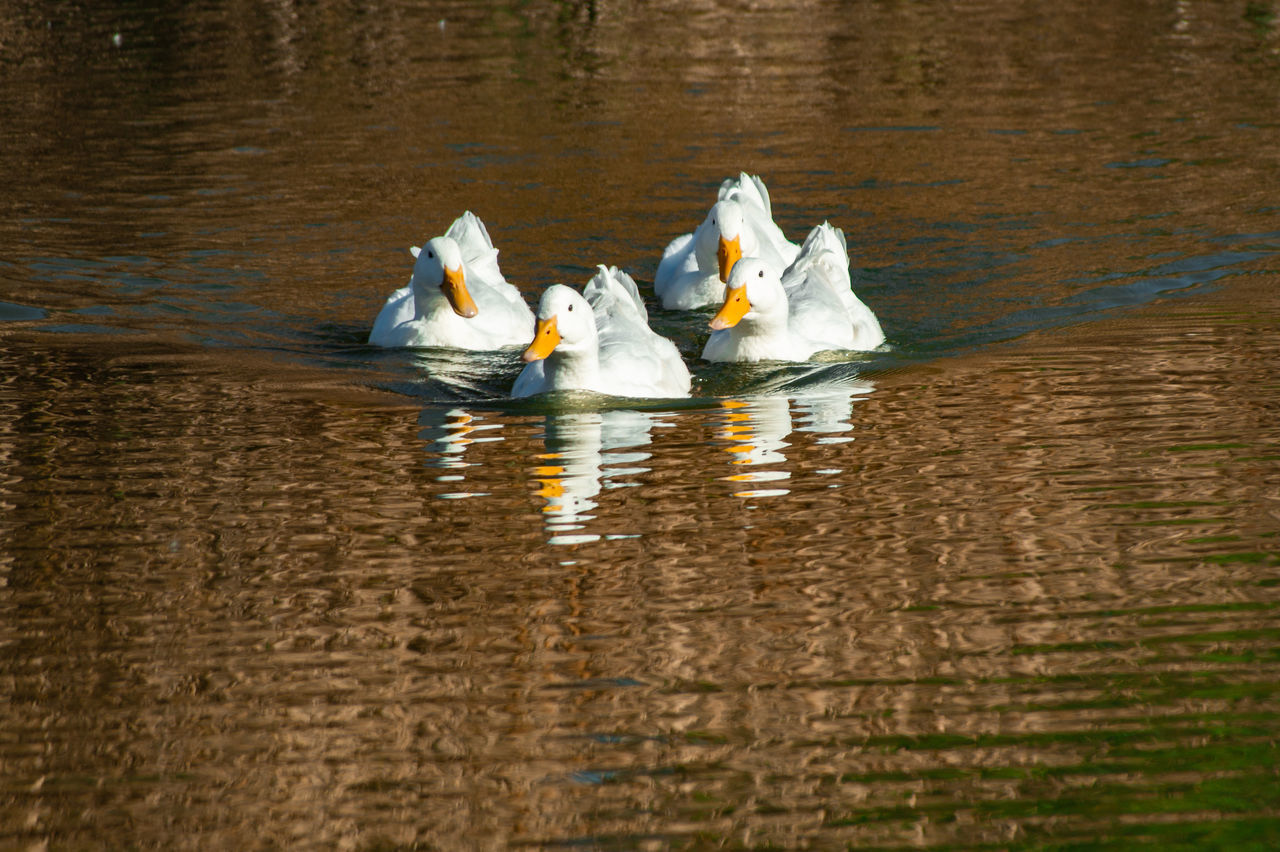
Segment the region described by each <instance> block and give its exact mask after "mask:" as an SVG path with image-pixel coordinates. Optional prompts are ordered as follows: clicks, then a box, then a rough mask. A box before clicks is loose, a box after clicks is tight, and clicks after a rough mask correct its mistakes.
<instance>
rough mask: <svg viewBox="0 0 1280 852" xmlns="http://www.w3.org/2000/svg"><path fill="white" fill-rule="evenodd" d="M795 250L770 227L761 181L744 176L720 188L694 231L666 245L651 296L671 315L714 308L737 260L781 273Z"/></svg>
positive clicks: (780, 232)
mask: <svg viewBox="0 0 1280 852" xmlns="http://www.w3.org/2000/svg"><path fill="white" fill-rule="evenodd" d="M799 251H800V247H799V246H797V245H796V244H795V243H792V242H788V241H787V238H786V237H785V236H783V234H782V230H781V229H780V228H779V227H778V226H777V225H775V224H774V223H773V208H772V207H771V205H770V203H769V190H767V189H766V188H765V185H764V181H762V180H760V178H758V177H755V176H753V175H748V174H747V173H746V172H743V173H741V174H740V175H738V177H737V178H736V179H734V178H729V179H728V180H726V181H725V182H724V183H722V184H721V185H720V192H719V194H718V196H717V199H716V203H715V204H714V205H712V207H711V210H710V212H708V213H707V218H706V219H705V220H704V221H703V222H702V224H701V225H699V226H698V228H697V230H695V231H694V232H693V233H692V234H683V235H681V236H679V237H676V238H675V239H674V240H672V241H671V243H670V244H669V245H668V246H667V248H666V250H665V251H664V252H663V253H662V260H661V261H660V262H659V263H658V271H657V272H656V273H655V274H654V276H653V291H654V293H656V294H657V296H658V298H659V299H660V300H661V301H662V306H663V307H664V308H667V309H669V310H689V309H692V308H700V307H703V306H704V305H718V304H720V303H721V302H723V301H724V284H725V282H726V281H728V280H729V270H730V269H732V268H733V264H734V263H735V262H736V261H737V260H738V258H740V257H757V258H760V259H761V260H763V261H765V262H766V263H768V264H770V265H771V267H773V268H774V269H775V271H776V272H777V273H778V274H781V273H782V270H784V269H786V268H787V265H788V264H790V263H791V262H792V261H793V260H795V258H796V255H797V254H798V253H799Z"/></svg>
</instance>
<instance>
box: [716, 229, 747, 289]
mask: <svg viewBox="0 0 1280 852" xmlns="http://www.w3.org/2000/svg"><path fill="white" fill-rule="evenodd" d="M741 259H742V239H741V238H740V237H734V238H733V239H731V240H726V239H725V238H724V237H723V236H722V237H720V246H719V248H717V249H716V260H718V261H719V262H720V280H721V281H723V282H725V283H726V284H727V283H729V273H730V272H732V271H733V265H734V264H735V263H737V262H738V261H739V260H741Z"/></svg>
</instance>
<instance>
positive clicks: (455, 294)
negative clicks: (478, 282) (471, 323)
mask: <svg viewBox="0 0 1280 852" xmlns="http://www.w3.org/2000/svg"><path fill="white" fill-rule="evenodd" d="M440 289H441V290H442V291H444V297H445V298H446V299H448V300H449V305H450V306H451V307H452V308H453V312H454V313H455V314H457V315H458V316H460V317H466V318H467V319H470V318H471V317H473V316H475V315H476V314H478V313H480V309H479V308H477V307H476V302H475V299H472V298H471V294H470V293H468V292H467V282H466V281H465V280H464V279H463V276H462V267H461V266H459V267H458V268H457V269H446V270H445V271H444V280H443V281H441V282H440Z"/></svg>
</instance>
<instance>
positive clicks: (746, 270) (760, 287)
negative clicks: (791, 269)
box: [711, 257, 787, 331]
mask: <svg viewBox="0 0 1280 852" xmlns="http://www.w3.org/2000/svg"><path fill="white" fill-rule="evenodd" d="M786 311H787V294H786V291H784V290H783V289H782V282H781V281H780V280H779V279H778V276H777V274H776V273H774V272H772V271H771V270H770V269H769V267H768V265H766V264H765V262H764V261H762V260H760V259H759V258H755V257H744V258H742V260H740V261H738V262H737V263H735V264H734V266H733V271H732V272H730V273H729V280H728V282H727V286H726V289H725V294H724V304H722V305H721V306H720V310H719V311H717V312H716V315H715V316H714V317H712V318H711V328H712V329H714V330H715V331H720V330H721V329H725V328H733V327H734V326H735V325H737V324H738V323H739V322H741V321H742V320H744V319H746V320H748V321H750V320H753V319H757V318H764V317H773V316H777V315H779V314H780V315H781V316H783V317H785V316H786Z"/></svg>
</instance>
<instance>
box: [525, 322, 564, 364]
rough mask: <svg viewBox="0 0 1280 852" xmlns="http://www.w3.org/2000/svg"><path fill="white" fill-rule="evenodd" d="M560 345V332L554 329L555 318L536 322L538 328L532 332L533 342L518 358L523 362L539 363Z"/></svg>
mask: <svg viewBox="0 0 1280 852" xmlns="http://www.w3.org/2000/svg"><path fill="white" fill-rule="evenodd" d="M559 345H560V330H559V329H558V328H556V318H555V317H554V316H553V317H551V318H550V319H544V320H538V327H537V328H535V329H534V332H533V342H532V343H530V344H529V348H528V349H526V350H524V355H521V356H520V357H521V358H523V359H524V360H525V361H530V362H532V361H541V360H542V359H543V358H545V357H547V356H548V355H550V354H551V353H552V352H554V351H555V348H556V347H557V346H559Z"/></svg>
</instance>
